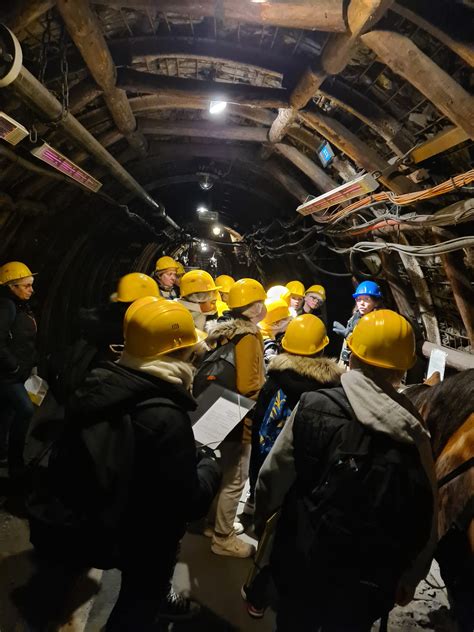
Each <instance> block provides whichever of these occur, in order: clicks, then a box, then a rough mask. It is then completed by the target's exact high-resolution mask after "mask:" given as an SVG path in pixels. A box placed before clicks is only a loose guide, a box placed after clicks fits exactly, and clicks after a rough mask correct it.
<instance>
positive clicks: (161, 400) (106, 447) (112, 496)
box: [33, 363, 220, 568]
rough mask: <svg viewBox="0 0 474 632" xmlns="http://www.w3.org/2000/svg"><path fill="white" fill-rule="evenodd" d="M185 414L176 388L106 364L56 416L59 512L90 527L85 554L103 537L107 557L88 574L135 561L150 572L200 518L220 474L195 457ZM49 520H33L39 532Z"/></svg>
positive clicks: (186, 399) (184, 396) (184, 398)
mask: <svg viewBox="0 0 474 632" xmlns="http://www.w3.org/2000/svg"><path fill="white" fill-rule="evenodd" d="M195 406H196V403H195V400H194V399H193V398H192V397H191V395H189V394H188V392H187V391H186V390H185V389H184V388H183V387H182V386H180V385H176V384H171V383H169V382H165V381H163V380H161V379H159V378H155V377H152V376H150V375H147V374H145V373H142V372H137V371H133V370H131V369H128V368H125V367H122V366H118V365H116V364H112V363H104V364H103V365H101V366H100V367H98V368H96V369H94V370H93V371H92V372H91V373H90V374H89V376H88V377H87V378H86V381H85V382H84V384H83V386H82V387H81V388H80V389H78V391H76V394H75V396H74V397H73V399H72V401H71V402H70V405H69V407H68V411H67V414H66V420H67V421H68V422H69V428H70V429H69V430H68V431H67V432H65V435H64V437H63V438H62V439H61V440H60V442H59V445H58V447H57V448H56V450H55V453H53V455H52V458H51V461H50V468H49V469H50V471H51V472H50V473H51V479H52V480H53V482H54V484H55V486H56V487H55V497H56V498H59V499H60V500H61V504H62V506H63V507H66V508H67V507H69V508H73V510H74V512H73V513H74V515H76V516H79V517H80V516H81V515H86V516H87V520H86V521H85V524H91V523H94V521H95V523H96V524H97V525H98V527H97V528H95V529H93V534H92V536H91V541H92V542H94V546H96V547H97V541H96V539H97V538H100V537H101V534H102V537H104V534H106V539H107V546H104V549H106V548H108V547H109V546H110V549H111V550H112V549H113V553H112V552H109V551H107V553H106V554H105V553H104V556H103V557H104V559H106V561H105V562H103V560H102V559H99V561H97V562H95V560H92V563H93V564H94V565H97V566H98V567H101V568H103V567H113V566H116V567H118V568H122V567H123V566H124V565H127V564H133V561H134V559H139V558H140V556H141V557H142V558H143V559H148V558H149V559H152V558H154V559H155V562H156V558H158V559H159V557H160V554H161V553H162V552H164V551H169V550H170V547H176V545H177V542H178V541H179V539H180V538H181V537H182V536H183V535H184V531H185V528H186V524H187V523H188V522H189V521H191V520H194V519H197V518H200V517H202V516H204V515H205V514H206V513H207V511H208V509H209V506H210V504H211V502H212V500H213V497H214V495H215V494H216V492H217V490H218V487H219V484H220V469H219V466H218V465H217V464H216V462H215V461H213V460H211V459H208V458H203V459H201V460H199V461H198V458H197V456H196V448H195V442H194V436H193V432H192V429H191V421H190V419H189V416H188V411H189V410H193V409H194V408H195ZM103 490H105V491H103ZM50 504H51V503H50ZM50 514H51V510H50V509H48V507H45V508H43V509H41V515H40V514H39V513H38V511H36V513H35V515H36V517H40V520H41V521H42V522H44V521H45V516H48V515H50ZM63 514H64V515H65V516H67V515H68V513H67V512H66V511H65V512H63ZM76 522H77V521H76ZM43 534H44V536H45V538H46V541H45V539H44V538H43V540H42V541H41V540H40V541H38V539H37V538H36V541H35V540H33V542H34V544H35V546H43V547H44V546H49V547H51V542H48V541H47V538H48V534H47V533H44V532H40V535H43ZM112 544H113V546H112ZM90 549H91V547H89V548H88V554H89V555H90ZM71 554H73V552H71ZM111 560H113V561H111Z"/></svg>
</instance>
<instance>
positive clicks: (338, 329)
mask: <svg viewBox="0 0 474 632" xmlns="http://www.w3.org/2000/svg"><path fill="white" fill-rule="evenodd" d="M332 330H333V331H334V332H335V333H336V334H339V335H340V336H344V338H345V337H346V336H347V334H348V331H347V327H344V325H341V323H339V322H338V321H337V320H335V321H334V322H333V324H332Z"/></svg>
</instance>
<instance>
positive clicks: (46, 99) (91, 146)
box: [11, 66, 180, 230]
mask: <svg viewBox="0 0 474 632" xmlns="http://www.w3.org/2000/svg"><path fill="white" fill-rule="evenodd" d="M11 86H12V88H13V90H14V91H15V93H16V94H17V95H18V96H19V97H20V98H21V99H22V100H24V101H25V102H26V103H27V104H28V105H29V106H30V107H31V108H33V109H34V110H37V111H39V112H40V113H41V114H42V115H43V116H44V117H46V119H47V120H48V121H50V122H54V123H56V124H57V125H58V127H60V128H61V129H62V130H63V132H64V133H65V134H67V136H69V138H71V140H73V141H74V142H75V143H77V144H78V145H80V147H82V148H83V149H85V151H87V153H88V154H90V155H91V156H92V157H93V158H94V159H95V160H96V161H97V162H98V163H100V164H101V165H104V167H106V168H107V170H108V171H109V172H110V173H111V174H112V175H113V177H114V178H115V179H116V180H118V181H119V182H120V183H121V184H123V186H125V187H126V188H127V189H129V190H130V191H133V192H134V193H135V194H136V195H137V196H138V197H139V198H140V199H142V200H143V201H144V202H145V203H146V204H148V206H150V207H151V208H152V209H154V210H155V211H159V213H160V216H161V217H162V218H163V219H164V220H165V221H166V222H168V224H170V226H172V227H173V228H175V229H176V230H180V227H179V226H178V224H176V222H175V221H174V220H172V219H171V217H169V216H168V215H167V214H166V212H165V209H164V207H163V205H162V204H160V203H159V202H157V201H156V200H154V199H153V198H152V197H151V195H149V194H148V193H147V192H146V191H145V189H144V188H143V187H142V186H141V185H140V184H139V183H138V182H137V181H136V180H135V178H133V177H132V176H131V175H130V174H129V173H128V171H127V170H126V169H124V168H123V167H122V165H121V164H120V163H119V162H118V161H117V160H116V159H115V158H114V157H113V156H112V155H111V154H110V153H109V152H108V151H107V150H106V149H105V148H104V147H103V146H102V145H101V144H100V143H99V141H98V140H96V139H95V138H94V136H92V134H91V133H90V132H89V131H88V130H87V129H86V128H85V127H84V126H83V125H82V124H81V123H79V121H78V120H77V119H76V117H75V116H73V115H72V114H71V113H70V112H63V108H62V105H61V103H60V102H59V101H58V100H57V99H56V98H55V97H54V96H53V95H52V94H51V92H50V91H49V90H48V89H47V88H45V87H44V86H43V84H41V83H40V82H39V81H38V79H36V77H34V76H33V75H32V74H31V72H29V71H28V70H27V69H26V68H25V67H24V66H22V68H21V70H20V73H19V75H18V77H17V78H16V79H15V81H14V82H13V83H12V84H11Z"/></svg>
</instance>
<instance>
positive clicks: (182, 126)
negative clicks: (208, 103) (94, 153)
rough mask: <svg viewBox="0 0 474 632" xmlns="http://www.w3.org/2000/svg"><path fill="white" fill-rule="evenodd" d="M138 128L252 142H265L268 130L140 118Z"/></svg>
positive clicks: (154, 132) (150, 132)
mask: <svg viewBox="0 0 474 632" xmlns="http://www.w3.org/2000/svg"><path fill="white" fill-rule="evenodd" d="M138 129H139V130H140V131H141V132H142V134H147V135H150V136H178V137H181V136H188V137H190V138H214V139H218V140H233V141H243V142H252V143H264V142H265V141H266V140H267V130H266V128H264V127H250V126H247V125H220V124H212V123H207V122H203V121H165V122H161V121H157V120H155V119H142V118H140V119H139V120H138Z"/></svg>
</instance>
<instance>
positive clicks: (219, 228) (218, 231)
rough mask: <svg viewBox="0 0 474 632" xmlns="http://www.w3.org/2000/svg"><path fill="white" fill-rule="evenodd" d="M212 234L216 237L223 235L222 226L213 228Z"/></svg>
mask: <svg viewBox="0 0 474 632" xmlns="http://www.w3.org/2000/svg"><path fill="white" fill-rule="evenodd" d="M212 232H213V233H214V235H217V236H219V235H220V234H221V227H220V226H217V225H216V226H213V227H212Z"/></svg>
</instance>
